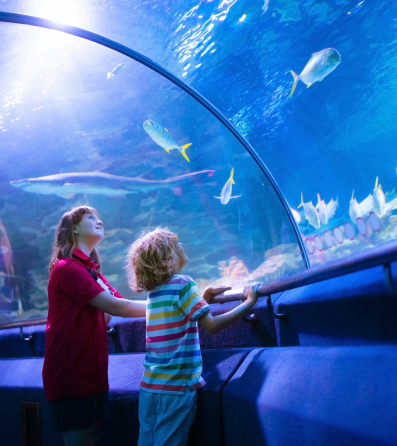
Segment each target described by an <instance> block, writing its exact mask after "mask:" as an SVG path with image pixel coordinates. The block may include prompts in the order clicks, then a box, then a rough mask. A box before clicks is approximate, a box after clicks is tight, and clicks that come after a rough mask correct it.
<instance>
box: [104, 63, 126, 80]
mask: <svg viewBox="0 0 397 446" xmlns="http://www.w3.org/2000/svg"><path fill="white" fill-rule="evenodd" d="M124 67H125V64H123V63H119V64H118V65H117V67H115V68H113V70H112V71H111V72H110V73H108V79H110V78H111V77H114V76H116V74H118V73H119V72H120V71H121V70H122V69H123V68H124Z"/></svg>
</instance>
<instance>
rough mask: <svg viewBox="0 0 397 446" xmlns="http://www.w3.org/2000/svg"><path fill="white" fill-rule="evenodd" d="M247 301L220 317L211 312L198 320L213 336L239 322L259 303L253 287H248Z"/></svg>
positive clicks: (246, 291) (246, 292)
mask: <svg viewBox="0 0 397 446" xmlns="http://www.w3.org/2000/svg"><path fill="white" fill-rule="evenodd" d="M244 294H245V297H246V300H245V301H244V302H243V303H241V304H240V305H239V306H238V307H236V308H233V310H231V311H228V312H227V313H224V314H219V315H218V316H212V314H211V313H210V312H206V313H205V314H203V315H202V316H201V317H200V319H199V320H198V321H199V322H200V324H201V325H202V326H203V327H204V328H205V329H206V330H207V331H208V332H209V333H211V334H216V333H219V332H220V331H222V330H223V329H225V328H226V327H228V326H229V325H231V324H233V323H234V322H236V321H238V320H239V319H240V318H241V317H242V316H244V314H245V313H246V312H247V311H248V310H249V309H251V308H252V307H253V306H254V305H255V304H256V302H257V301H258V296H257V295H256V293H254V292H253V289H252V286H247V287H246V290H245V292H244Z"/></svg>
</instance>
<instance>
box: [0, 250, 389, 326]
mask: <svg viewBox="0 0 397 446" xmlns="http://www.w3.org/2000/svg"><path fill="white" fill-rule="evenodd" d="M394 261H397V242H390V243H387V244H386V243H385V244H383V245H380V246H378V247H376V248H372V249H369V250H367V251H364V252H360V253H357V254H353V255H351V256H349V257H345V258H343V259H338V260H334V261H332V262H328V263H326V264H325V265H321V266H317V267H314V268H312V269H309V270H306V271H302V272H300V273H297V274H294V275H292V276H290V277H287V278H284V279H283V280H279V281H275V282H272V283H262V284H259V286H258V287H257V294H258V296H259V297H268V296H271V295H273V294H276V293H280V292H283V291H287V290H292V289H294V288H299V287H301V286H305V285H310V284H313V283H317V282H322V281H324V280H328V279H334V278H336V277H340V276H344V275H346V274H351V273H354V272H358V271H362V270H365V269H368V268H372V267H375V266H384V268H385V270H387V271H388V275H387V278H388V281H389V282H387V281H386V286H387V285H388V284H389V287H390V288H392V289H394V284H393V282H392V275H391V272H390V263H391V262H394ZM244 298H245V297H244V289H243V288H241V289H237V290H230V291H226V292H225V293H222V294H218V295H217V296H216V297H215V298H214V299H213V300H212V301H211V303H214V304H216V303H220V304H223V303H226V302H233V301H238V300H242V299H244ZM46 321H47V319H44V318H43V319H36V320H28V321H23V322H12V323H9V324H3V325H0V330H1V329H4V328H18V327H29V326H31V325H41V324H45V323H46Z"/></svg>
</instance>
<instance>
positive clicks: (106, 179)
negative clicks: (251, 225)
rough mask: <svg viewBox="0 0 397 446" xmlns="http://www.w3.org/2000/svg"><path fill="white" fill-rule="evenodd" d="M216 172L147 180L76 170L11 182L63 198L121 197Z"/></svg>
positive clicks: (18, 186)
mask: <svg viewBox="0 0 397 446" xmlns="http://www.w3.org/2000/svg"><path fill="white" fill-rule="evenodd" d="M214 172H215V170H202V171H199V172H192V173H188V174H186V175H180V176H177V177H172V178H167V179H166V180H146V179H144V178H142V177H141V176H140V177H136V178H130V177H121V176H117V175H110V174H108V173H102V172H72V173H60V174H56V175H48V176H45V177H39V178H27V179H24V180H17V181H11V183H10V184H11V185H12V186H14V187H16V188H18V189H22V190H24V191H26V192H31V193H36V194H43V195H58V197H62V198H73V196H74V195H75V194H99V195H105V196H107V197H120V196H123V195H126V194H136V193H139V192H149V191H152V190H157V189H159V188H161V187H167V188H170V189H171V188H173V187H175V186H179V185H181V184H184V183H186V182H189V181H190V180H192V179H195V178H198V177H204V176H212V175H213V174H214Z"/></svg>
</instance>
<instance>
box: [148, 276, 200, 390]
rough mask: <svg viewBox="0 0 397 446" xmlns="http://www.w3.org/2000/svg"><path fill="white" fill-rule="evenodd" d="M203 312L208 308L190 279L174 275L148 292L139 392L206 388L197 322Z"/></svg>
mask: <svg viewBox="0 0 397 446" xmlns="http://www.w3.org/2000/svg"><path fill="white" fill-rule="evenodd" d="M206 311H209V305H208V304H207V302H206V301H205V300H204V299H203V298H202V296H201V295H200V291H199V290H198V288H197V285H196V284H195V283H194V282H193V280H192V279H191V277H189V276H182V275H181V274H175V275H174V276H173V277H172V278H171V279H169V280H167V281H165V282H161V284H159V285H157V286H156V287H155V288H153V290H151V291H150V293H149V296H148V305H147V310H146V351H147V354H146V357H145V361H144V366H145V367H146V370H145V373H144V374H143V377H142V380H141V383H140V387H141V389H143V390H146V391H149V392H154V393H171V394H183V393H184V392H185V387H186V385H188V386H189V388H190V390H196V389H199V388H200V387H203V386H205V381H204V379H203V378H202V377H201V372H202V360H201V351H200V343H199V335H198V327H197V320H198V319H199V318H200V316H202V315H203V314H204V313H205V312H206Z"/></svg>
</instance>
